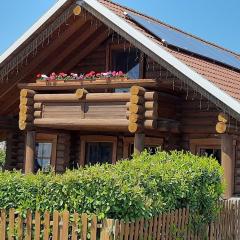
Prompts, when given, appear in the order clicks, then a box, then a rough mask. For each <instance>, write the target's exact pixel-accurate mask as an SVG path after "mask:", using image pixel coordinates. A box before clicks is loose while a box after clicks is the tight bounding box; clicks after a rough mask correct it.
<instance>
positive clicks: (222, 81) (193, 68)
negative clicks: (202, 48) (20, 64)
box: [0, 0, 240, 119]
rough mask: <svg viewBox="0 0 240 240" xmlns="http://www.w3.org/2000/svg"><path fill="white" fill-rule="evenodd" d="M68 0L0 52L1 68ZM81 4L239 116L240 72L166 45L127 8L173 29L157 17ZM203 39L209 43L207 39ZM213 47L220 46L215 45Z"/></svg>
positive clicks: (85, 0)
mask: <svg viewBox="0 0 240 240" xmlns="http://www.w3.org/2000/svg"><path fill="white" fill-rule="evenodd" d="M69 2H74V1H72V0H71V1H69V0H59V1H58V2H57V4H56V5H55V6H54V7H53V8H52V9H51V10H50V11H49V12H48V13H47V14H45V15H44V16H43V17H42V18H41V19H40V20H39V21H38V22H37V23H36V24H35V25H33V26H32V27H31V29H30V30H29V31H28V32H27V33H26V34H24V35H23V36H22V37H21V38H20V39H19V40H18V41H17V42H16V43H15V44H13V46H12V47H10V48H9V49H8V50H7V51H6V52H5V53H4V54H3V55H1V56H0V68H3V66H4V64H5V62H8V61H9V59H11V58H12V57H14V55H15V52H16V50H18V49H19V48H21V47H22V46H23V45H24V44H25V43H26V42H27V41H29V39H30V38H31V35H33V34H36V32H37V31H38V29H40V28H42V27H43V26H45V24H46V22H47V21H48V20H49V18H51V17H52V16H53V15H54V13H56V12H57V11H59V10H60V9H62V7H63V6H64V5H66V4H67V3H68V4H69ZM78 3H79V4H81V5H83V7H84V8H86V9H87V10H89V11H90V12H91V13H92V14H93V15H95V16H96V17H97V18H99V19H100V20H101V21H103V22H104V23H105V24H106V25H107V26H109V27H111V28H112V29H113V30H114V31H116V32H118V33H119V34H120V35H122V36H123V37H125V38H126V39H127V40H129V41H130V42H132V43H133V44H134V45H136V47H138V48H139V49H141V50H142V51H144V52H145V53H146V54H147V55H149V56H150V57H152V58H153V59H154V60H155V61H156V62H158V63H160V64H162V65H163V66H164V67H166V68H167V69H168V70H170V71H172V72H173V73H174V74H175V75H176V76H177V77H179V78H181V79H183V80H184V81H186V83H187V84H189V86H191V87H193V88H195V89H197V90H198V91H199V92H200V93H201V94H203V96H205V97H207V98H208V99H209V100H211V101H212V102H214V103H215V104H216V105H217V106H219V107H221V108H222V109H223V110H226V111H227V112H229V113H230V114H231V115H232V116H233V117H236V118H238V119H240V102H239V100H240V87H239V86H238V82H239V81H240V71H237V70H234V69H231V68H229V67H228V66H224V65H223V64H218V63H214V62H213V61H211V60H207V59H205V58H203V57H200V56H197V55H191V54H189V53H186V52H184V51H181V50H178V49H176V48H175V49H174V48H172V47H171V48H170V47H166V46H164V45H163V43H162V42H161V41H160V39H157V38H156V37H155V36H153V35H152V34H150V33H149V32H148V31H146V30H145V29H144V28H142V27H140V26H139V25H137V24H135V23H134V22H133V21H131V20H129V19H127V18H126V16H125V15H124V11H127V12H133V13H135V14H139V15H141V16H143V17H145V18H147V19H149V20H150V21H154V22H156V23H158V24H162V25H165V26H167V27H169V28H173V27H171V26H169V25H166V24H164V23H162V22H160V21H158V20H156V19H153V18H151V17H148V16H145V15H143V14H141V13H138V12H136V11H134V10H132V9H129V8H126V7H123V6H120V5H118V4H116V3H113V2H111V1H108V0H98V1H97V0H82V1H78ZM174 29H175V28H174ZM175 30H176V29H175ZM178 31H180V30H178ZM181 32H182V31H181ZM191 36H192V35H191ZM192 37H194V36H192ZM198 39H199V38H198ZM201 41H203V42H205V43H207V42H206V41H204V40H201ZM207 44H210V43H207ZM214 46H215V47H217V46H216V45H214ZM219 48H220V47H219ZM221 49H223V48H221ZM225 51H228V50H225ZM228 52H230V51H228ZM232 54H235V53H232ZM235 56H237V57H238V58H239V59H240V56H239V55H238V54H235Z"/></svg>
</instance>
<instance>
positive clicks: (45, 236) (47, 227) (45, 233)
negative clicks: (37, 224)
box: [43, 211, 50, 240]
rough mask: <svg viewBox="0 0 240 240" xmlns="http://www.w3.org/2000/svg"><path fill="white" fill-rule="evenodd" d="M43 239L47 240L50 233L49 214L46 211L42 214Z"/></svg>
mask: <svg viewBox="0 0 240 240" xmlns="http://www.w3.org/2000/svg"><path fill="white" fill-rule="evenodd" d="M43 226H44V229H43V239H44V240H48V239H49V233H50V214H49V212H48V211H46V212H45V213H44V222H43Z"/></svg>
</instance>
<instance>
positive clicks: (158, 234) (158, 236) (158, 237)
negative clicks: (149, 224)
mask: <svg viewBox="0 0 240 240" xmlns="http://www.w3.org/2000/svg"><path fill="white" fill-rule="evenodd" d="M162 217H163V216H162V214H160V215H159V216H158V222H157V240H160V238H161V234H162Z"/></svg>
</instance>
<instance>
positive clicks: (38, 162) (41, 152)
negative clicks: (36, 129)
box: [34, 143, 52, 171]
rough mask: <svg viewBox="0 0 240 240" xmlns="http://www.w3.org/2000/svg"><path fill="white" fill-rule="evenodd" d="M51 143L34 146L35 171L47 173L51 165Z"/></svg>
mask: <svg viewBox="0 0 240 240" xmlns="http://www.w3.org/2000/svg"><path fill="white" fill-rule="evenodd" d="M51 156H52V143H37V144H36V158H35V167H34V168H35V171H38V170H42V171H47V170H49V168H50V165H51Z"/></svg>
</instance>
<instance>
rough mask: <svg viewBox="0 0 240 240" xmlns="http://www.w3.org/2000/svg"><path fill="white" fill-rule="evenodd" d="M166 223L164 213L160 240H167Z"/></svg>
mask: <svg viewBox="0 0 240 240" xmlns="http://www.w3.org/2000/svg"><path fill="white" fill-rule="evenodd" d="M166 222H167V214H166V213H164V214H163V215H162V229H161V230H162V231H161V238H160V239H167V238H168V236H167V234H166Z"/></svg>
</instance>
